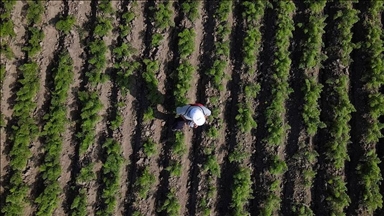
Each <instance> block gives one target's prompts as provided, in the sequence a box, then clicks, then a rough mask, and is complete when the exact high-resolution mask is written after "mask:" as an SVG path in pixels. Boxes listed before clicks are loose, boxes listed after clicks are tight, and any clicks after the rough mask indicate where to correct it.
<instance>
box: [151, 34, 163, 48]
mask: <svg viewBox="0 0 384 216" xmlns="http://www.w3.org/2000/svg"><path fill="white" fill-rule="evenodd" d="M163 39H164V36H163V35H162V34H160V33H155V34H153V35H152V41H151V46H152V47H158V46H160V44H161V41H162V40H163Z"/></svg>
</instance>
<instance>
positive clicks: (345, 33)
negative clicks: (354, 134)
mask: <svg viewBox="0 0 384 216" xmlns="http://www.w3.org/2000/svg"><path fill="white" fill-rule="evenodd" d="M338 4H339V6H340V7H339V8H338V11H337V12H336V14H335V16H334V17H333V19H334V21H335V25H336V30H337V33H338V37H337V38H335V40H336V41H335V42H336V43H337V44H338V45H339V46H340V47H339V48H338V50H334V52H336V53H337V56H339V58H340V60H341V63H342V64H345V65H348V64H349V63H350V61H351V60H350V53H351V51H352V49H353V47H354V45H353V44H352V42H351V39H352V33H351V29H352V26H353V25H354V24H355V23H356V22H357V21H358V16H357V10H355V9H353V6H352V4H353V2H351V1H348V2H344V1H340V2H339V3H338ZM339 50H340V51H339ZM326 83H327V84H328V85H329V88H330V89H329V91H330V93H329V95H328V98H335V100H334V101H333V100H332V102H331V107H332V108H331V110H332V112H331V117H332V120H330V121H329V122H327V132H328V133H329V136H330V139H329V140H328V142H327V144H326V160H327V161H328V162H329V163H330V164H331V166H332V167H333V169H334V171H332V170H327V171H328V172H327V175H326V181H327V183H328V186H327V192H328V196H327V198H326V203H327V208H328V209H327V210H329V211H330V214H335V215H342V214H343V210H344V208H345V207H347V206H348V205H349V203H350V198H349V196H348V194H347V187H346V182H345V181H344V179H343V178H342V176H341V175H340V172H339V171H342V170H344V167H345V165H344V164H345V161H347V160H349V156H348V151H347V144H348V143H349V142H350V134H349V132H350V126H349V121H350V119H351V113H352V112H354V111H355V108H354V107H353V105H352V104H351V102H350V100H349V96H348V88H349V87H348V86H349V78H348V74H341V75H337V76H336V77H334V78H329V79H328V80H327V81H326Z"/></svg>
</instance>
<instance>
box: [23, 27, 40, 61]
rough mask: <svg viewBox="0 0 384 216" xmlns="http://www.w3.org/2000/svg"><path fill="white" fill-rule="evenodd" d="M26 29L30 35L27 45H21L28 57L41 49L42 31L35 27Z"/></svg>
mask: <svg viewBox="0 0 384 216" xmlns="http://www.w3.org/2000/svg"><path fill="white" fill-rule="evenodd" d="M28 31H29V33H30V37H29V38H28V43H27V46H25V47H23V48H22V50H23V51H26V52H27V53H28V56H29V57H33V56H35V55H36V54H37V53H38V52H39V51H40V50H41V46H40V43H41V41H42V40H43V39H44V32H43V31H42V30H40V29H39V28H37V27H29V28H28Z"/></svg>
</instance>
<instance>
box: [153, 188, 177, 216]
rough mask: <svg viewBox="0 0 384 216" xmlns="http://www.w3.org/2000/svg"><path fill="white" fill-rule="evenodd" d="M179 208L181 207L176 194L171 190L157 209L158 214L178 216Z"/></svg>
mask: <svg viewBox="0 0 384 216" xmlns="http://www.w3.org/2000/svg"><path fill="white" fill-rule="evenodd" d="M180 207H181V206H180V203H179V202H178V199H177V197H176V193H175V191H174V190H172V189H171V191H170V192H169V193H168V194H167V198H166V199H165V201H164V203H163V204H162V206H161V207H160V208H159V209H158V212H166V213H167V215H170V216H178V215H180Z"/></svg>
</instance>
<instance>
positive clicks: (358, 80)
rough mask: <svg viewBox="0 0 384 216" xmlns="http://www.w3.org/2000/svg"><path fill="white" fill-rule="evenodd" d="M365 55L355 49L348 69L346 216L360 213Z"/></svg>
mask: <svg viewBox="0 0 384 216" xmlns="http://www.w3.org/2000/svg"><path fill="white" fill-rule="evenodd" d="M367 6H368V5H366V4H364V3H363V2H360V3H359V4H358V5H357V7H358V8H359V10H360V12H361V13H360V21H359V22H357V23H356V24H355V26H354V28H353V38H352V40H353V42H354V43H359V42H362V41H363V40H364V35H365V32H364V31H362V30H364V28H363V19H362V18H363V15H364V13H365V12H366V9H367ZM364 54H365V53H363V52H362V50H361V49H355V50H354V51H353V52H352V53H351V57H352V59H353V62H352V63H351V67H350V74H349V79H350V80H351V82H350V88H351V90H350V99H351V103H352V104H353V106H354V107H355V108H356V112H354V113H352V118H351V121H350V125H351V143H350V145H349V148H348V155H349V157H350V161H348V162H346V164H345V173H346V179H347V181H348V185H347V186H348V195H349V197H350V198H351V204H350V205H349V207H348V210H347V211H346V212H347V214H348V215H358V214H361V213H362V212H358V206H359V202H360V201H359V196H360V194H361V193H362V191H361V187H360V186H359V184H358V180H359V177H358V176H357V172H356V168H357V165H358V163H359V161H360V159H361V158H362V156H363V153H364V148H363V144H362V142H361V140H362V139H363V137H362V135H363V134H364V129H365V128H367V126H365V124H367V123H368V122H367V121H366V120H365V119H364V116H365V115H366V114H367V112H368V110H367V108H368V107H367V106H365V104H368V101H367V98H368V92H366V91H363V82H362V77H363V74H364V71H366V69H367V68H366V67H365V65H366V63H365V60H364V58H362V56H364Z"/></svg>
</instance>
